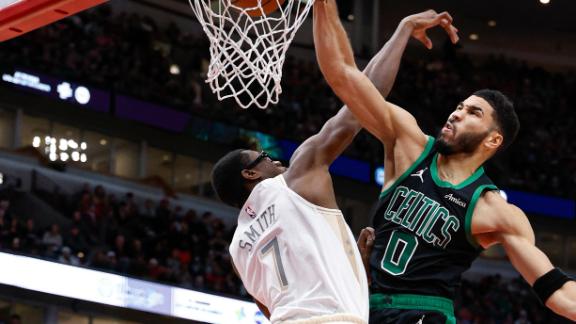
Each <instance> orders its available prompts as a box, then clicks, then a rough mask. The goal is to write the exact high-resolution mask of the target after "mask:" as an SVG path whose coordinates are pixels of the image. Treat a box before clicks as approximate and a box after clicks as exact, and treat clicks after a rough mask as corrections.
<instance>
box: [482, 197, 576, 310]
mask: <svg viewBox="0 0 576 324" xmlns="http://www.w3.org/2000/svg"><path fill="white" fill-rule="evenodd" d="M477 209H479V210H480V212H481V213H482V211H484V213H483V215H482V216H484V215H489V214H488V213H490V216H488V217H483V218H484V219H489V220H488V222H486V223H484V224H483V225H482V222H483V221H482V220H478V221H475V220H474V219H473V225H472V226H473V227H474V226H475V223H476V225H478V223H480V224H481V225H480V226H476V227H477V228H478V227H481V226H484V227H485V228H486V230H487V231H486V232H487V233H486V234H480V235H478V237H479V238H480V239H479V242H480V243H481V244H482V245H483V246H485V247H486V246H489V245H492V244H497V243H500V244H502V246H503V247H504V249H505V250H506V253H507V254H508V257H509V259H510V262H512V264H513V265H514V267H515V268H516V270H518V272H520V274H522V276H523V277H524V279H526V281H527V282H528V283H529V284H530V285H532V287H534V290H535V292H536V294H537V295H538V296H539V297H540V299H541V300H542V302H543V303H544V304H545V305H546V306H547V307H548V308H550V309H551V310H552V311H554V312H555V313H557V314H559V315H562V316H564V317H566V318H569V319H570V320H572V321H576V282H575V281H574V280H570V278H568V277H567V276H565V275H564V274H563V273H562V272H560V271H559V270H558V269H556V268H554V266H553V265H552V263H551V262H550V259H548V257H547V256H546V255H545V254H544V252H542V251H541V250H540V249H538V248H537V247H536V245H535V239H534V231H533V230H532V227H531V226H530V222H529V221H528V218H527V217H526V215H525V214H524V212H523V211H522V210H521V209H520V208H518V207H516V206H514V205H511V204H508V203H507V202H506V201H504V199H502V198H501V197H499V195H498V194H497V193H493V192H490V193H487V194H486V195H485V197H483V198H482V199H481V200H480V201H479V203H478V207H477ZM475 215H476V211H475ZM478 218H480V217H478Z"/></svg>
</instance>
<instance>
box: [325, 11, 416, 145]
mask: <svg viewBox="0 0 576 324" xmlns="http://www.w3.org/2000/svg"><path fill="white" fill-rule="evenodd" d="M314 43H315V46H316V55H317V57H318V62H319V65H320V70H321V71H322V73H323V74H324V77H325V78H326V81H327V82H328V84H329V85H330V87H331V88H332V90H333V91H334V92H335V93H336V95H338V97H340V99H341V100H342V101H343V102H344V103H345V104H346V105H347V106H348V108H349V109H350V110H351V111H352V113H353V114H354V115H355V116H356V118H357V119H358V120H359V122H360V123H361V124H362V126H363V127H364V128H366V129H367V130H368V131H369V132H371V133H372V134H373V135H375V136H376V137H377V138H379V139H380V140H381V141H382V142H383V143H384V144H385V145H394V144H395V143H396V140H397V139H398V138H401V137H407V138H409V139H411V140H412V141H414V142H416V143H418V145H419V146H421V147H424V145H425V143H426V137H425V136H424V134H423V133H422V131H421V130H420V128H419V127H418V125H417V123H416V120H415V119H414V117H413V116H412V115H410V114H409V113H408V112H406V111H405V110H403V109H401V108H399V107H397V106H395V105H392V104H390V103H388V102H386V101H385V100H384V98H383V97H382V96H381V95H380V93H379V91H378V90H377V89H376V87H375V86H374V85H373V84H372V83H371V81H370V79H369V78H367V77H366V76H365V75H364V74H362V72H360V71H359V70H358V68H357V67H356V63H355V61H354V54H353V51H352V47H351V46H350V42H349V41H348V37H347V35H346V32H345V30H344V28H343V26H342V24H341V22H340V19H339V18H338V11H337V8H336V3H335V1H334V0H323V1H322V0H320V1H316V3H315V4H314ZM418 153H420V152H418Z"/></svg>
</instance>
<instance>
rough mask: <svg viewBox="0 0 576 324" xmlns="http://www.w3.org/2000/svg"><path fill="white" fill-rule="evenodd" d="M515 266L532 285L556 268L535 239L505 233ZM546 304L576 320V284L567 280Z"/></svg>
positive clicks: (508, 252) (507, 248)
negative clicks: (535, 243)
mask: <svg viewBox="0 0 576 324" xmlns="http://www.w3.org/2000/svg"><path fill="white" fill-rule="evenodd" d="M502 244H503V246H504V249H505V250H506V252H507V254H508V257H509V259H510V261H511V262H512V264H513V265H514V267H515V268H516V269H517V270H518V271H519V272H520V273H521V274H522V276H523V277H524V279H526V281H528V283H529V284H530V285H531V286H534V285H535V282H536V281H537V280H538V279H539V278H541V277H542V276H544V275H545V274H546V273H548V272H549V271H550V270H552V269H554V266H553V265H552V263H551V262H550V260H549V259H548V257H547V256H546V255H545V254H544V253H543V252H542V251H541V250H540V249H538V248H537V247H536V246H535V245H534V242H533V239H532V238H530V239H526V238H525V237H522V236H519V235H505V236H504V237H503V242H502ZM543 302H545V303H546V306H547V307H548V308H550V309H551V310H552V311H554V312H555V313H557V314H558V315H561V316H564V317H566V318H569V319H571V320H573V321H576V284H575V283H574V281H571V282H567V283H566V284H564V286H563V287H562V288H561V289H558V290H557V291H556V292H554V293H553V294H552V295H551V296H550V297H549V298H547V300H545V301H543Z"/></svg>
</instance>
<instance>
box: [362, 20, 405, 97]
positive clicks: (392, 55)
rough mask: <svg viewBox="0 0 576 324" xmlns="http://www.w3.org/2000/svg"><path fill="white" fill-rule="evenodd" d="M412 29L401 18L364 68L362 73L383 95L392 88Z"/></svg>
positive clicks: (385, 95)
mask: <svg viewBox="0 0 576 324" xmlns="http://www.w3.org/2000/svg"><path fill="white" fill-rule="evenodd" d="M412 30H413V27H412V26H411V25H410V24H409V23H408V22H407V21H405V20H402V22H400V24H399V25H398V28H397V29H396V31H395V32H394V34H393V35H392V37H391V38H390V40H389V41H388V42H387V43H386V44H385V45H384V46H383V47H382V48H381V49H380V51H379V52H378V53H377V54H376V55H375V56H374V57H373V58H372V59H371V60H370V62H369V63H368V65H367V66H366V68H365V69H364V73H365V74H366V75H367V76H368V78H370V80H371V81H372V83H374V85H375V86H376V88H377V89H378V91H380V94H382V96H383V97H387V96H388V94H389V93H390V90H392V86H393V85H394V81H395V80H396V75H397V74H398V69H399V68H400V61H401V60H402V55H403V54H404V51H405V49H406V45H407V44H408V40H409V39H410V35H411V33H412Z"/></svg>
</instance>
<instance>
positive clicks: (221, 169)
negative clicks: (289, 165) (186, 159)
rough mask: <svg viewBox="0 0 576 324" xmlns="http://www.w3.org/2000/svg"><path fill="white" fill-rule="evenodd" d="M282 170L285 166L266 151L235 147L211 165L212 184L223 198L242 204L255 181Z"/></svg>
mask: <svg viewBox="0 0 576 324" xmlns="http://www.w3.org/2000/svg"><path fill="white" fill-rule="evenodd" d="M284 171H286V168H285V167H283V166H282V164H281V163H280V162H279V161H274V160H272V159H271V158H270V156H269V155H268V153H266V152H265V151H262V152H256V151H252V150H241V149H240V150H234V151H232V152H229V153H228V154H226V155H224V156H223V157H222V158H221V159H220V160H218V162H216V165H214V168H213V169H212V187H213V188H214V191H215V192H216V194H217V195H218V197H219V198H220V199H221V200H222V201H223V202H225V203H226V204H228V205H230V206H234V207H242V205H243V204H244V202H245V201H246V199H248V196H249V195H250V192H251V191H252V188H253V187H254V186H255V185H256V184H258V183H259V182H260V181H262V180H265V179H268V178H273V177H275V176H277V175H279V174H281V173H283V172H284Z"/></svg>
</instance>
